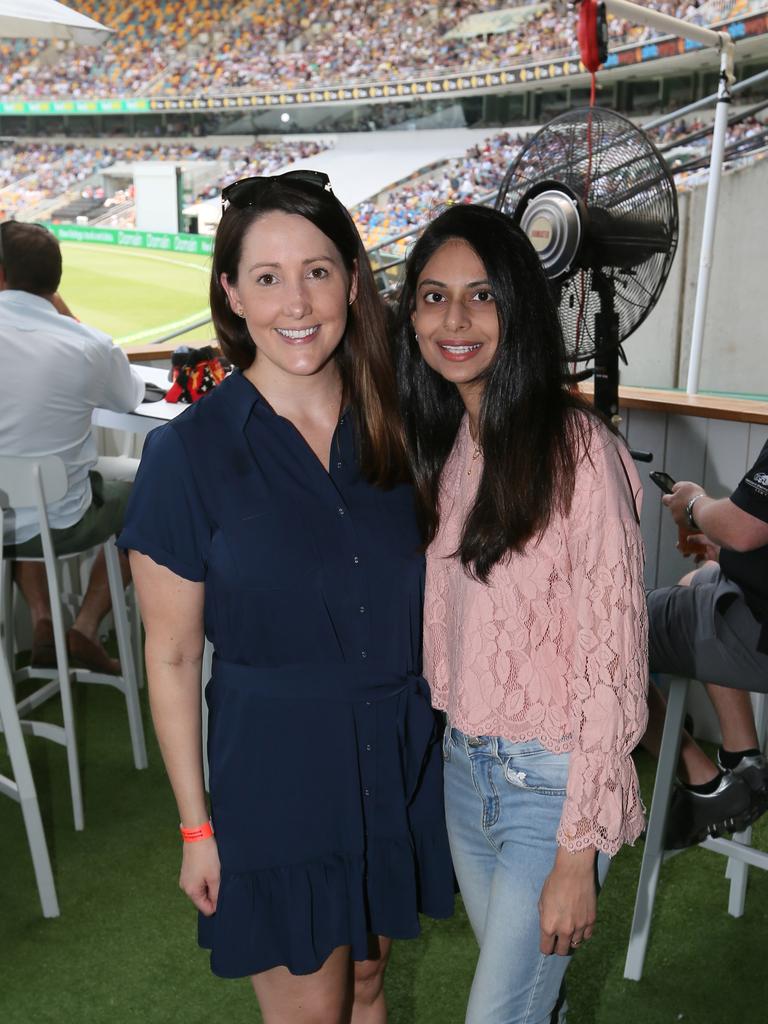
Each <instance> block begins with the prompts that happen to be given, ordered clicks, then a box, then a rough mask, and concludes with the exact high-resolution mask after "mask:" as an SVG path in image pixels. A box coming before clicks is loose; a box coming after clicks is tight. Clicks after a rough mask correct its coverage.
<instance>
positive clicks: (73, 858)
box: [0, 687, 768, 1024]
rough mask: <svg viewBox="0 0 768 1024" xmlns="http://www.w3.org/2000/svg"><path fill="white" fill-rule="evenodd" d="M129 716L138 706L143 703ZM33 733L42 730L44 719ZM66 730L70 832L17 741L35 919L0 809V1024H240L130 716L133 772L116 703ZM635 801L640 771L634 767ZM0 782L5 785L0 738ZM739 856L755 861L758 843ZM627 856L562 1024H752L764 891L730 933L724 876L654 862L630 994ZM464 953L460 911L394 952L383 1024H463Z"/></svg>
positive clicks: (762, 1002) (759, 1010)
mask: <svg viewBox="0 0 768 1024" xmlns="http://www.w3.org/2000/svg"><path fill="white" fill-rule="evenodd" d="M142 699H143V701H144V703H146V694H145V693H143V694H142ZM45 713H46V716H51V717H54V718H55V716H56V714H57V713H58V707H57V705H56V702H52V704H51V705H50V706H49V707H47V708H46V709H45ZM77 720H78V727H79V742H80V752H81V761H82V764H83V769H84V793H85V809H86V810H85V813H86V827H85V830H84V831H83V832H81V833H75V832H74V831H73V829H72V818H71V809H70V805H69V795H68V789H67V774H66V765H65V758H64V751H63V748H60V747H56V746H53V745H52V744H50V743H47V742H46V741H44V740H40V739H33V738H30V739H28V746H29V750H30V754H31V758H32V762H33V771H34V774H35V779H36V783H37V786H38V791H39V795H40V800H41V803H42V808H43V816H44V821H45V827H46V831H47V835H48V842H49V845H50V849H51V854H52V859H53V863H54V873H55V878H56V884H57V887H58V893H59V900H60V903H61V911H62V913H61V917H60V918H58V919H56V920H48V921H46V920H43V918H42V916H41V915H40V909H39V904H38V899H37V890H36V888H35V882H34V877H33V874H32V868H31V862H30V858H29V854H28V850H27V847H26V840H25V836H24V830H23V825H22V819H21V814H20V810H19V808H18V806H17V805H16V804H15V803H13V802H12V801H10V800H8V799H4V798H2V797H0V865H2V880H3V895H2V901H1V902H0V1022H2V1024H53V1022H56V1024H107V1022H108V1024H131V1022H137V1024H139V1022H141V1024H177V1022H182V1021H183V1022H185V1024H219V1022H226V1024H240V1022H243V1024H245V1022H249V1024H256V1022H258V1021H259V1020H260V1017H259V1014H258V1011H257V1009H256V1005H255V999H254V997H253V995H252V994H251V990H250V986H249V984H248V982H247V981H235V982H232V981H222V980H220V979H217V978H214V977H213V976H212V975H211V974H210V971H209V968H208V963H207V955H206V954H205V953H204V952H202V951H201V950H199V949H198V948H197V946H196V942H195V912H194V910H193V909H192V907H191V905H190V904H189V903H188V902H187V901H186V899H185V897H184V896H183V895H182V894H181V892H180V891H179V889H178V887H177V882H176V874H177V868H178V860H179V840H178V834H177V831H176V827H177V817H176V812H175V808H174V805H173V800H172V798H171V794H170V790H169V787H168V785H167V783H166V780H165V777H164V774H163V770H162V766H161V763H160V757H159V754H158V751H157V746H156V744H155V742H154V740H153V739H152V738H151V728H150V726H149V721H148V717H147V735H148V741H149V752H150V767H149V769H148V770H147V771H143V772H137V771H135V770H134V768H133V766H132V761H131V754H130V746H129V739H128V729H127V724H126V719H125V714H124V710H123V702H122V698H121V697H120V695H119V694H118V693H117V691H112V690H108V689H106V688H102V687H90V688H89V687H81V688H80V689H79V690H78V693H77ZM640 768H641V775H642V778H643V787H644V792H645V793H646V794H648V793H649V788H650V785H651V781H652V779H651V772H652V765H651V763H650V762H649V761H648V760H647V759H645V758H643V757H641V759H640ZM0 771H2V772H7V771H8V765H7V760H6V757H5V752H4V746H3V741H2V737H0ZM755 831H756V842H757V844H759V845H761V846H762V848H766V846H767V845H768V827H766V825H765V824H761V825H760V826H758V828H757V829H756V830H755ZM641 850H642V844H638V846H637V847H636V848H635V849H628V850H625V851H623V852H622V853H621V854H620V855H619V856H618V857H617V858H616V860H615V862H614V864H613V866H612V868H611V871H610V873H609V876H608V880H607V883H606V887H605V890H604V892H603V894H602V896H601V899H600V908H599V922H598V929H597V932H596V934H595V937H594V938H593V940H592V941H591V942H590V943H588V944H587V945H586V946H585V947H583V948H582V949H581V950H580V951H579V953H578V955H577V956H576V957H575V958H574V963H573V966H572V968H571V971H570V974H569V1003H570V1007H571V1010H570V1013H569V1016H568V1020H569V1024H673V1022H678V1021H685V1022H689V1024H723V1022H726V1021H731V1020H734V1021H739V1024H763V1022H765V1021H766V1020H768V1009H767V1007H768V1000H767V999H766V995H768V985H767V984H766V980H765V968H764V963H763V960H764V949H765V940H766V934H768V933H767V931H766V925H767V924H768V920H767V914H768V874H766V873H765V872H761V871H757V870H754V869H753V870H752V871H751V874H750V884H749V890H748V894H747V910H746V914H745V915H744V917H743V918H742V919H741V920H734V919H733V918H731V917H729V916H728V914H727V912H726V905H727V883H726V882H725V880H724V878H723V871H724V867H725V861H724V860H723V859H722V858H720V857H716V856H714V855H712V854H708V853H706V852H705V851H702V850H692V851H689V852H687V853H685V854H683V855H681V856H679V857H676V858H675V859H674V860H673V861H671V862H670V863H668V864H667V865H666V866H665V867H664V869H663V871H662V882H661V886H660V889H659V895H658V899H657V904H656V912H655V915H654V922H653V934H652V941H651V947H650V951H649V955H648V959H647V962H646V970H645V976H644V978H643V980H642V981H641V982H640V983H635V982H629V981H624V980H623V978H622V970H623V963H624V956H625V952H626V943H627V936H628V931H629V923H630V917H631V912H632V903H633V899H634V890H635V885H636V882H637V874H638V870H639V864H640V854H641ZM475 953H476V951H475V945H474V940H473V938H472V935H471V932H470V930H469V926H468V924H467V921H466V917H465V916H464V914H463V912H462V910H461V907H460V904H458V905H457V913H456V916H455V917H454V918H453V920H451V921H447V922H438V923H431V922H425V928H424V934H423V936H422V938H421V939H419V940H417V941H414V942H401V943H397V944H396V945H395V949H394V952H393V956H392V963H391V967H390V969H389V971H388V976H387V992H388V998H389V1005H390V1024H462V1022H463V1019H464V1018H463V1009H464V1006H465V1002H466V997H467V993H468V990H469V985H470V982H471V978H472V971H473V965H474V958H475Z"/></svg>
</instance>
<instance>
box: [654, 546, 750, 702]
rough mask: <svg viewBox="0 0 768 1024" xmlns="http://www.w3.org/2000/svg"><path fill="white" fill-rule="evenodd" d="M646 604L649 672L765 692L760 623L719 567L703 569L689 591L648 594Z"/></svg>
mask: <svg viewBox="0 0 768 1024" xmlns="http://www.w3.org/2000/svg"><path fill="white" fill-rule="evenodd" d="M647 603H648V623H649V659H650V668H651V672H667V673H669V674H671V675H679V676H687V677H689V678H690V679H698V680H700V681H701V682H704V683H718V684H719V685H720V686H731V687H733V688H735V689H738V690H753V691H757V692H761V693H768V654H761V653H760V652H759V651H758V650H757V642H758V638H759V636H760V630H761V625H760V623H759V622H758V620H757V619H756V618H755V616H754V615H753V614H752V612H751V611H750V609H749V607H748V605H747V603H746V601H745V600H744V595H743V593H742V591H741V588H740V587H739V586H738V585H737V584H735V583H732V582H731V581H730V580H728V579H726V577H725V576H724V575H723V573H722V570H721V569H720V566H718V565H708V566H704V567H702V568H701V569H699V570H698V571H697V572H696V574H695V576H694V577H693V580H692V581H691V585H690V586H688V587H681V586H676V587H662V588H660V589H658V590H651V591H650V592H649V593H648V595H647Z"/></svg>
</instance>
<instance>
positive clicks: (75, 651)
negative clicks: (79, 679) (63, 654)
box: [67, 629, 122, 676]
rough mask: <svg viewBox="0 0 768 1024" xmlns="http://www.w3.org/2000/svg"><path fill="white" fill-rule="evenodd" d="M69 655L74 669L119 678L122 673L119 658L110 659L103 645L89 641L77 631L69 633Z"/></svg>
mask: <svg viewBox="0 0 768 1024" xmlns="http://www.w3.org/2000/svg"><path fill="white" fill-rule="evenodd" d="M67 653H68V654H69V660H70V664H71V667H72V668H87V669H89V670H90V671H91V672H102V673H103V674H104V675H107V676H119V675H120V674H121V672H122V670H121V668H120V662H119V661H118V660H117V658H110V656H109V655H108V654H107V652H106V651H105V650H104V648H103V647H102V646H101V644H97V643H95V642H94V641H93V640H89V639H88V637H87V636H84V635H83V634H82V633H81V632H80V631H79V630H77V629H70V631H69V632H68V633H67Z"/></svg>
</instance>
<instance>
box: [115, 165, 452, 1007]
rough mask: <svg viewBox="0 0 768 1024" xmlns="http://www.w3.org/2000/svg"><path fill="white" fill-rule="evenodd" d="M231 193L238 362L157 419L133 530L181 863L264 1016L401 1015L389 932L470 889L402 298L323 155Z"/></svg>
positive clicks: (126, 536) (220, 331) (227, 211)
mask: <svg viewBox="0 0 768 1024" xmlns="http://www.w3.org/2000/svg"><path fill="white" fill-rule="evenodd" d="M223 201H224V212H223V216H222V218H221V222H220V224H219V227H218V230H217V232H216V240H215V244H214V251H213V267H212V273H211V312H212V319H213V323H214V325H215V328H216V334H217V337H218V338H219V341H220V343H221V346H222V349H223V351H224V353H225V354H226V355H227V356H228V357H229V358H230V359H231V361H232V362H233V363H234V364H235V365H236V367H238V369H236V370H235V371H234V372H233V373H232V374H231V376H229V377H228V378H227V379H226V380H225V381H223V383H221V384H220V385H218V386H217V387H216V388H214V389H213V391H211V392H210V393H209V394H208V395H206V396H204V397H203V398H202V399H201V400H200V401H199V402H196V403H195V404H194V405H193V406H191V407H190V408H189V409H188V410H186V411H185V412H184V413H183V414H182V415H181V416H179V417H177V418H176V419H175V420H174V421H173V422H171V423H169V424H168V425H167V426H164V427H161V428H160V429H158V430H156V431H154V432H153V433H152V434H150V435H149V438H148V439H147V444H146V447H145V450H144V455H143V458H142V462H141V467H140V469H139V473H138V477H137V480H136V484H135V488H134V493H133V496H132V500H131V504H130V507H129V509H128V514H127V522H126V527H125V529H124V531H123V533H122V535H121V537H120V544H121V546H123V547H124V548H127V549H129V550H130V552H131V555H130V557H131V564H132V566H133V570H134V579H135V580H136V586H137V588H138V593H139V599H140V602H141V611H142V617H143V619H144V623H145V626H146V632H147V640H146V658H147V674H148V680H149V693H150V700H151V704H152V713H153V718H154V722H155V728H156V731H157V735H158V738H159V741H160V746H161V749H162V753H163V757H164V760H165V764H166V768H167V771H168V775H169V777H170V781H171V785H172V787H173V790H174V794H175V797H176V801H177V804H178V811H179V820H180V821H181V835H182V839H183V840H184V842H183V855H182V868H181V878H180V883H181V886H182V888H183V889H184V891H185V892H186V893H187V895H188V896H189V897H190V899H191V900H192V902H193V903H194V904H195V906H196V907H197V908H198V909H199V911H200V916H199V942H200V944H201V945H202V946H204V947H206V948H210V949H211V967H212V969H213V971H214V973H216V974H217V975H220V976H223V977H230V978H232V977H242V976H250V978H251V981H252V984H253V987H254V989H255V991H256V994H257V997H258V1000H259V1004H260V1007H261V1012H262V1016H263V1019H264V1021H265V1022H266V1024H283V1022H285V1021H290V1022H291V1024H349V1022H350V1021H354V1024H358V1022H359V1024H383V1022H384V1021H386V1015H387V1011H386V1004H385V1001H384V994H383V988H382V985H383V976H384V968H385V966H386V963H387V958H388V954H389V950H390V945H391V941H392V940H393V939H395V938H408V937H413V936H415V935H417V934H418V932H419V919H418V913H419V911H423V912H424V913H426V914H429V915H432V916H435V917H447V916H449V915H450V914H451V913H452V910H453V897H454V885H453V871H452V867H451V861H450V853H449V850H448V843H447V836H446V831H445V821H444V812H443V797H442V779H441V771H440V769H441V759H440V748H439V737H438V733H437V720H436V715H435V713H434V711H433V710H432V707H431V705H430V698H429V690H428V687H427V684H426V682H425V680H424V679H423V677H422V675H421V609H422V593H423V579H424V557H423V552H422V551H421V548H420V537H419V533H418V529H417V524H416V518H415V514H414V501H413V489H412V487H411V485H410V478H409V472H408V466H407V463H406V457H405V446H404V438H403V432H402V427H401V423H400V419H399V416H398V412H397V401H396V395H395V386H394V373H393V368H392V364H391V357H390V351H389V339H388V337H387V333H386V329H385V320H384V310H383V306H382V304H381V301H380V298H379V296H378V293H377V291H376V286H375V282H374V279H373V274H372V272H371V268H370V264H369V263H368V259H367V256H366V254H365V250H364V249H363V246H362V242H361V240H360V237H359V235H358V233H357V230H356V228H355V226H354V223H353V221H352V219H351V218H350V216H349V214H348V213H347V211H346V210H345V209H344V207H343V206H342V204H341V203H340V202H339V201H338V199H336V197H335V196H334V195H333V193H332V191H331V188H330V183H329V180H328V177H327V176H326V175H325V174H323V173H322V172H319V171H298V170H297V171H293V172H287V173H286V174H283V175H278V176H274V177H254V178H246V179H243V180H242V181H239V182H236V183H234V184H232V185H229V186H227V188H226V189H225V190H224V192H223ZM205 637H208V638H209V639H210V641H211V642H212V644H213V647H214V649H215V658H214V662H213V674H212V679H211V681H210V683H209V684H208V687H207V689H206V698H207V702H208V707H209V711H210V717H209V734H208V755H209V765H210V800H211V816H210V817H211V820H210V821H209V813H208V807H207V801H206V795H205V790H204V787H203V770H202V751H201V741H200V735H201V723H200V674H201V661H202V652H203V642H204V639H205Z"/></svg>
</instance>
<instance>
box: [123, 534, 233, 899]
mask: <svg viewBox="0 0 768 1024" xmlns="http://www.w3.org/2000/svg"><path fill="white" fill-rule="evenodd" d="M130 560H131V571H132V573H133V579H134V582H135V584H136V589H137V592H138V595H139V603H140V605H141V614H142V618H143V620H144V626H145V629H146V636H147V639H146V647H145V652H146V663H147V678H148V681H149V699H150V705H151V708H152V720H153V722H154V725H155V732H156V733H157V738H158V742H159V743H160V750H161V752H162V755H163V761H164V762H165V768H166V771H167V772H168V778H169V779H170V782H171V787H172V788H173V793H174V796H175V797H176V803H177V805H178V809H179V820H180V822H181V824H182V825H184V827H185V828H194V827H195V826H198V825H201V824H202V823H203V822H205V821H207V820H208V808H207V804H206V799H205V787H204V784H203V759H202V736H201V729H202V725H201V714H200V687H201V671H202V660H203V644H204V640H205V637H204V633H203V599H204V593H205V585H204V584H203V583H193V582H191V581H190V580H186V579H183V578H182V577H181V576H177V575H176V574H175V573H173V572H171V570H170V569H166V568H165V567H164V566H161V565H158V564H157V563H156V562H154V561H153V560H152V559H151V558H149V557H148V556H147V555H142V554H140V553H139V552H137V551H131V554H130ZM180 884H181V887H182V888H183V889H184V891H185V892H186V893H187V895H188V896H189V897H190V899H191V900H192V902H193V903H194V904H195V906H197V907H198V909H199V910H202V911H203V913H205V914H211V913H213V911H214V910H215V909H216V898H217V896H218V885H219V861H218V852H217V849H216V840H215V839H204V840H202V841H199V842H196V843H185V844H184V851H183V863H182V870H181V877H180Z"/></svg>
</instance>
